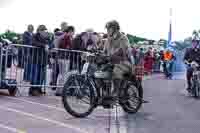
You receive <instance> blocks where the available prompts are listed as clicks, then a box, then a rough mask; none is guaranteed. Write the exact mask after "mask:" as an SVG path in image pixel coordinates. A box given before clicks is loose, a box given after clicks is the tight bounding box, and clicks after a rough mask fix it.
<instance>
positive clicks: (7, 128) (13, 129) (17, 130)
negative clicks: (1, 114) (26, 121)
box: [0, 124, 25, 133]
mask: <svg viewBox="0 0 200 133" xmlns="http://www.w3.org/2000/svg"><path fill="white" fill-rule="evenodd" d="M0 128H3V129H6V130H8V131H11V132H13V133H25V131H23V130H19V129H17V128H14V127H10V126H6V125H3V124H0Z"/></svg>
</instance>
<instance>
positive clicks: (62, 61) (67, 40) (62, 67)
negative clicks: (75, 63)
mask: <svg viewBox="0 0 200 133" xmlns="http://www.w3.org/2000/svg"><path fill="white" fill-rule="evenodd" d="M74 32H75V29H74V27H73V26H68V27H67V29H66V30H65V33H64V38H63V39H61V38H60V39H61V40H60V42H59V46H58V48H60V49H68V50H69V49H72V39H73V35H74ZM71 57H73V53H67V52H66V51H62V50H61V51H59V53H58V58H59V59H58V64H59V77H58V78H59V81H58V82H59V84H60V85H63V84H64V82H65V81H64V79H65V77H64V76H65V75H66V74H67V72H68V71H69V69H70V59H71ZM61 93H62V88H57V90H56V96H61Z"/></svg>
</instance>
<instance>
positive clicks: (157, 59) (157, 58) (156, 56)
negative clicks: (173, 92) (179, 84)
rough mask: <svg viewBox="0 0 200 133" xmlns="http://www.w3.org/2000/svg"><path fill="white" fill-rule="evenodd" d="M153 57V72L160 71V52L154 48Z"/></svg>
mask: <svg viewBox="0 0 200 133" xmlns="http://www.w3.org/2000/svg"><path fill="white" fill-rule="evenodd" d="M153 57H154V61H155V62H154V65H153V69H154V72H160V54H159V53H158V51H157V50H156V49H154V53H153Z"/></svg>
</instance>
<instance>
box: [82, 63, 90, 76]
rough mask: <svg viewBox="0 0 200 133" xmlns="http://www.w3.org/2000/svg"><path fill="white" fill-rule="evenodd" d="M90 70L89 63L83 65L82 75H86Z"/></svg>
mask: <svg viewBox="0 0 200 133" xmlns="http://www.w3.org/2000/svg"><path fill="white" fill-rule="evenodd" d="M88 68H89V63H85V64H84V65H83V70H82V72H81V74H86V73H87V71H88Z"/></svg>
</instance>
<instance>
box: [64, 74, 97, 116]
mask: <svg viewBox="0 0 200 133" xmlns="http://www.w3.org/2000/svg"><path fill="white" fill-rule="evenodd" d="M94 99H95V97H94V91H93V90H92V87H91V86H90V85H89V84H88V83H87V82H86V81H85V77H83V76H81V75H71V76H70V77H69V78H68V80H67V81H66V83H65V85H64V88H63V95H62V102H63V105H64V108H65V110H66V111H67V112H68V113H69V114H71V115H72V116H74V117H78V118H84V117H87V116H88V115H90V114H91V113H92V111H93V110H94Z"/></svg>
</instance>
